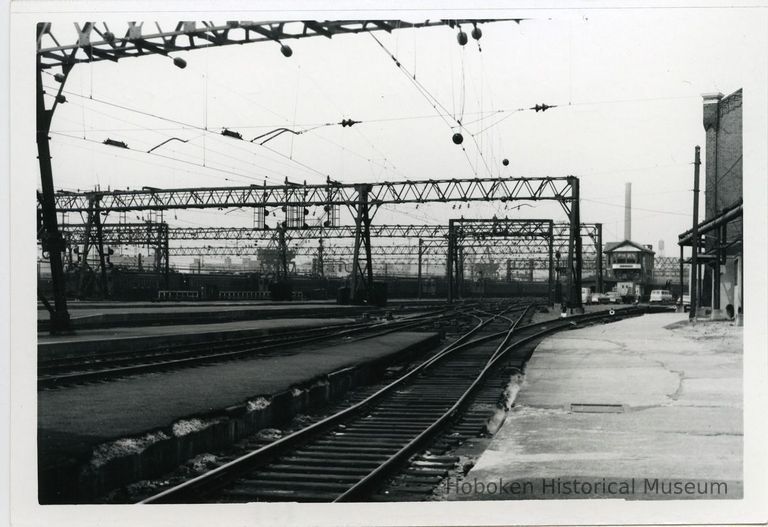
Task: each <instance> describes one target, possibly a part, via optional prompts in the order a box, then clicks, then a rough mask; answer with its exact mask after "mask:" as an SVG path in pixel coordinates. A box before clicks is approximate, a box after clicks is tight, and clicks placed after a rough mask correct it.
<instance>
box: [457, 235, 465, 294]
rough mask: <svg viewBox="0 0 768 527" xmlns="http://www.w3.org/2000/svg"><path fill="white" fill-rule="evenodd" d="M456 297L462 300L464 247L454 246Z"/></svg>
mask: <svg viewBox="0 0 768 527" xmlns="http://www.w3.org/2000/svg"><path fill="white" fill-rule="evenodd" d="M456 297H457V298H460V299H461V298H464V247H462V246H461V245H459V244H458V243H457V244H456Z"/></svg>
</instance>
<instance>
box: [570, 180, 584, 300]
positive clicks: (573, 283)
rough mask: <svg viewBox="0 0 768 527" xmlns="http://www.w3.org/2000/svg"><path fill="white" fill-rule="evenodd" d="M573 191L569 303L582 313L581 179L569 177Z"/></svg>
mask: <svg viewBox="0 0 768 527" xmlns="http://www.w3.org/2000/svg"><path fill="white" fill-rule="evenodd" d="M569 181H570V184H571V189H572V198H573V199H572V201H571V209H570V212H569V214H568V216H569V218H568V219H569V220H570V226H571V228H570V232H569V236H568V303H567V306H568V308H570V309H574V310H577V311H581V310H582V309H583V308H582V305H581V267H582V261H581V231H580V219H579V179H578V178H576V177H573V176H569Z"/></svg>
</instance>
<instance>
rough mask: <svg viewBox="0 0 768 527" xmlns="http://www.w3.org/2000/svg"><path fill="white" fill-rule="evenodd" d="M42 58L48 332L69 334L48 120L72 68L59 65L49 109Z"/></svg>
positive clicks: (39, 96) (40, 29)
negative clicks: (58, 78) (57, 82)
mask: <svg viewBox="0 0 768 527" xmlns="http://www.w3.org/2000/svg"><path fill="white" fill-rule="evenodd" d="M48 27H49V26H48V25H47V24H42V23H40V24H37V39H38V42H39V40H40V38H42V35H43V33H44V32H45V31H47V28H48ZM41 58H42V57H41V55H40V54H39V53H38V54H37V56H36V65H35V66H36V67H35V74H36V92H37V93H36V122H37V132H36V138H37V159H38V162H39V165H40V186H41V193H40V198H41V199H40V207H41V209H42V220H43V222H42V223H43V231H42V233H41V234H42V236H41V242H42V244H43V251H44V252H47V253H48V261H49V263H50V266H51V282H52V285H53V308H52V309H51V312H50V313H51V314H50V317H51V318H50V332H51V333H63V332H67V331H71V329H72V327H71V324H70V320H69V312H68V311H67V296H66V283H65V280H64V265H63V261H62V256H61V254H62V251H63V250H64V240H63V239H62V237H61V233H60V232H59V225H58V218H57V217H56V193H55V191H54V188H53V169H52V168H51V149H50V144H49V141H50V137H48V133H49V132H50V130H51V120H52V118H53V111H54V109H55V108H56V105H57V104H58V101H59V97H60V96H61V89H62V88H63V86H64V82H65V81H66V78H67V76H68V75H69V71H70V70H71V69H72V66H71V65H66V64H65V65H64V66H62V76H63V77H62V80H61V87H60V88H59V93H58V94H57V97H56V99H55V102H54V103H53V106H52V107H51V109H50V110H47V109H46V108H45V91H44V88H43V65H42V61H41Z"/></svg>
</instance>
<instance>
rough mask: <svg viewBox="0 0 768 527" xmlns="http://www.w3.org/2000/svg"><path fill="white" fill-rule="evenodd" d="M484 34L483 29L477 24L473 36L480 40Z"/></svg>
mask: <svg viewBox="0 0 768 527" xmlns="http://www.w3.org/2000/svg"><path fill="white" fill-rule="evenodd" d="M482 36H483V31H482V30H481V29H480V28H479V27H477V26H475V27H474V28H473V29H472V38H474V39H475V40H480V37H482Z"/></svg>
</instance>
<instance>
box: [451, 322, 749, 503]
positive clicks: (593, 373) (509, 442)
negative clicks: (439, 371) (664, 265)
mask: <svg viewBox="0 0 768 527" xmlns="http://www.w3.org/2000/svg"><path fill="white" fill-rule="evenodd" d="M742 330H743V328H739V327H735V326H734V325H733V323H730V322H700V323H698V324H697V325H696V326H695V327H691V326H689V324H688V322H687V315H683V314H674V313H673V314H656V315H646V316H643V317H639V318H631V319H627V320H624V321H621V322H618V323H614V324H606V325H599V326H594V327H591V328H586V329H581V330H574V331H568V332H563V333H559V334H557V335H555V336H552V337H550V338H548V339H546V340H545V341H543V342H542V343H541V344H540V345H539V346H538V348H537V350H536V352H535V353H534V355H533V358H532V359H531V361H530V362H529V364H528V368H527V371H526V376H525V379H524V381H523V384H522V387H521V389H520V392H519V394H518V396H517V400H516V405H515V407H514V408H513V409H512V411H511V412H510V413H509V415H508V417H507V420H506V422H505V424H504V426H503V427H502V428H501V430H500V431H499V432H498V434H497V435H496V436H495V437H494V439H493V440H492V441H491V443H490V446H489V448H488V450H486V451H485V453H484V454H483V455H482V456H481V457H480V459H479V460H478V462H477V464H476V465H475V466H474V468H473V469H472V470H471V471H470V472H469V474H468V475H467V476H466V477H465V478H464V480H463V486H462V488H459V485H458V484H457V485H455V486H454V488H453V489H449V496H448V498H449V499H526V498H528V499H530V498H561V499H562V498H584V497H587V498H590V497H592V498H594V497H612V498H626V499H686V498H688V499H691V498H709V499H712V498H739V497H741V493H742V486H741V480H742V451H743V423H742V419H743V401H742V350H743V332H742ZM592 405H616V406H592ZM500 481H501V482H503V483H506V486H502V485H500V484H499V483H500ZM489 483H495V486H494V485H491V486H490V487H491V488H483V485H486V487H487V486H488V484H489ZM497 488H498V490H497Z"/></svg>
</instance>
